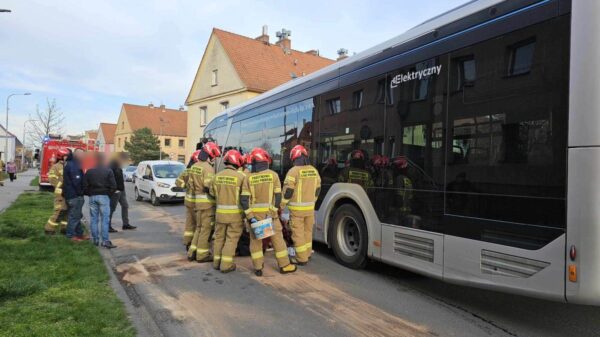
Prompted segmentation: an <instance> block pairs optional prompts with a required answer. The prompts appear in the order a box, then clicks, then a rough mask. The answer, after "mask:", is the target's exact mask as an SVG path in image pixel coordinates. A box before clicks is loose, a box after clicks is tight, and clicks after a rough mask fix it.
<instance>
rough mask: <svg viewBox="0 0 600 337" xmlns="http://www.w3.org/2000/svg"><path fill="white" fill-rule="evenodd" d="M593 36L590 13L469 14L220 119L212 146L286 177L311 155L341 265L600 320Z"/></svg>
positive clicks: (437, 20) (597, 15) (502, 7)
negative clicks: (575, 309) (596, 309)
mask: <svg viewBox="0 0 600 337" xmlns="http://www.w3.org/2000/svg"><path fill="white" fill-rule="evenodd" d="M399 9H401V8H399ZM390 24H391V25H393V24H394V22H390ZM598 32H600V1H596V0H577V1H568V0H511V1H499V0H479V1H471V2H468V3H466V4H465V5H463V6H460V7H458V8H456V9H454V10H452V11H449V12H447V13H444V14H442V15H439V16H437V17H434V18H433V19H431V20H428V21H426V22H424V23H422V24H420V25H418V26H416V27H414V28H412V29H410V30H409V31H407V32H406V33H404V34H402V35H400V36H398V37H396V38H393V39H391V40H389V41H387V42H384V43H382V44H379V45H377V46H375V47H373V48H371V49H368V50H366V51H364V52H362V53H359V54H357V55H355V56H352V57H349V58H347V59H344V60H341V61H338V62H336V63H335V64H332V65H330V66H328V67H326V68H323V69H321V70H319V71H317V72H315V73H312V74H310V75H307V76H304V77H301V78H297V79H294V80H291V81H289V82H287V83H286V84H283V85H281V86H279V87H277V88H275V89H273V90H271V91H269V92H266V93H264V94H262V95H260V96H257V97H255V98H253V99H251V100H249V101H247V102H245V103H243V104H241V105H239V106H236V107H233V108H230V109H228V110H226V111H225V112H223V113H222V114H220V115H218V116H217V117H216V118H214V119H213V120H212V121H211V123H209V125H208V126H207V127H206V129H205V132H204V137H205V138H213V139H214V140H216V141H217V143H218V144H219V145H220V146H223V148H224V150H227V149H230V148H236V149H240V150H241V151H242V152H244V153H247V152H249V151H250V150H251V149H252V148H253V147H263V148H265V149H266V150H267V151H269V152H270V153H271V155H272V157H273V163H272V168H273V169H274V170H275V171H277V172H279V173H280V174H281V175H282V176H283V175H285V173H286V172H287V170H288V169H289V168H290V167H291V162H290V160H289V151H290V149H291V148H292V147H293V146H294V145H296V144H302V145H304V146H306V147H307V148H309V149H310V159H311V161H312V163H313V165H315V166H316V167H317V169H318V170H319V172H320V173H321V176H322V180H323V188H322V190H321V194H320V196H319V201H318V203H317V206H316V210H315V214H316V224H315V230H314V239H315V240H316V241H320V242H323V243H326V244H327V245H328V246H329V247H331V249H332V250H333V252H334V254H335V256H336V258H337V260H338V261H339V262H340V263H342V264H343V265H345V266H348V267H352V268H360V267H363V266H364V265H365V263H366V262H367V261H368V260H378V261H381V262H384V263H387V264H391V265H394V266H397V267H400V268H405V269H408V270H411V271H414V272H416V273H420V274H424V275H427V276H430V277H434V278H437V279H440V280H443V281H446V282H452V283H456V284H462V285H468V286H475V287H481V288H487V289H493V290H499V291H505V292H509V293H517V294H522V295H527V296H533V297H539V298H545V299H550V300H557V301H567V302H570V303H581V304H592V305H598V304H600V244H599V242H600V132H599V131H600V38H599V37H598ZM375 158H377V160H375ZM382 163H383V164H382ZM353 170H354V171H353ZM349 172H350V173H349ZM352 172H354V173H352ZM348 173H349V174H350V179H348ZM344 175H346V178H344ZM361 179H362V182H359V181H361Z"/></svg>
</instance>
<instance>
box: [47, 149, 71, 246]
mask: <svg viewBox="0 0 600 337" xmlns="http://www.w3.org/2000/svg"><path fill="white" fill-rule="evenodd" d="M69 153H70V151H69V150H68V149H65V148H61V149H59V150H58V151H57V152H56V154H57V155H58V157H54V156H53V157H52V158H50V163H51V164H52V166H51V167H50V170H49V171H48V180H49V181H50V184H51V185H52V186H53V187H54V213H52V216H50V218H49V219H48V222H46V226H44V231H45V232H46V234H49V235H53V234H56V233H57V232H58V231H61V230H65V229H66V228H67V203H66V201H65V198H64V197H63V195H62V185H63V168H64V161H65V158H66V157H67V156H68V155H69Z"/></svg>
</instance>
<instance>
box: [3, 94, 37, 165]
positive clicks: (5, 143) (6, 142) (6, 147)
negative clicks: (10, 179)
mask: <svg viewBox="0 0 600 337" xmlns="http://www.w3.org/2000/svg"><path fill="white" fill-rule="evenodd" d="M29 95H31V93H30V92H26V93H22V94H10V95H8V97H6V124H5V125H4V127H5V128H6V138H4V159H5V161H6V163H8V110H10V108H9V103H10V98H11V97H12V96H29ZM15 145H16V142H15Z"/></svg>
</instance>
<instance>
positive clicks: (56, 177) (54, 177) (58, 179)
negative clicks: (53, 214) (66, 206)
mask: <svg viewBox="0 0 600 337" xmlns="http://www.w3.org/2000/svg"><path fill="white" fill-rule="evenodd" d="M63 169H64V165H63V162H62V161H59V162H57V163H56V164H54V165H52V167H51V168H50V170H49V171H48V180H49V181H50V185H52V186H53V187H54V196H57V197H58V196H62V186H63Z"/></svg>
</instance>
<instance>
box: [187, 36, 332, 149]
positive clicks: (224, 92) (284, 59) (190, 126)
mask: <svg viewBox="0 0 600 337" xmlns="http://www.w3.org/2000/svg"><path fill="white" fill-rule="evenodd" d="M290 34H291V32H290V31H287V30H285V29H284V30H282V31H281V32H278V34H277V36H278V37H279V40H278V41H277V42H275V43H273V44H272V43H270V41H269V39H270V38H269V35H268V32H267V27H266V26H264V27H263V33H262V35H261V36H259V37H257V38H250V37H246V36H242V35H238V34H234V33H230V32H226V31H224V30H221V29H217V28H214V29H213V31H212V34H211V36H210V38H209V41H208V45H207V46H206V50H205V51H204V55H203V56H202V60H201V61H200V65H199V67H198V70H197V73H196V77H195V78H194V82H193V83H192V87H191V88H190V91H189V94H188V97H187V99H186V102H185V104H186V105H187V106H188V112H189V113H188V120H187V136H188V140H189V141H188V145H187V151H186V154H187V155H188V156H189V155H190V154H191V153H192V152H193V151H194V150H195V149H196V144H197V143H198V142H199V141H200V138H201V137H202V135H203V132H204V127H205V126H206V125H207V123H208V122H209V121H211V120H212V119H213V118H214V117H215V116H216V115H218V114H219V113H220V112H221V111H223V110H225V109H227V108H228V107H232V106H235V105H237V104H240V103H242V102H244V101H246V100H248V99H250V98H252V97H254V96H256V95H259V94H261V93H263V92H265V91H267V90H270V89H273V88H275V87H276V86H278V85H281V84H283V83H285V82H287V81H290V80H293V79H294V78H297V77H301V76H305V75H307V74H310V73H312V72H314V71H316V70H319V69H321V68H323V67H325V66H327V65H330V64H332V63H334V62H335V61H334V60H330V59H328V58H324V57H321V56H319V52H318V51H316V50H310V51H307V52H302V51H297V50H294V49H292V45H291V40H290V38H289V36H290Z"/></svg>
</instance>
